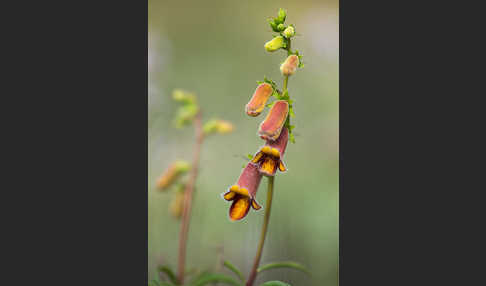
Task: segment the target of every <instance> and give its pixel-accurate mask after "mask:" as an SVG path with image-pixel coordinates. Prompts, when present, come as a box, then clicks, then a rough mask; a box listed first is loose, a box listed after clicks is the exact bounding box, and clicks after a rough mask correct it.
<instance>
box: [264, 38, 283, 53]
mask: <svg viewBox="0 0 486 286" xmlns="http://www.w3.org/2000/svg"><path fill="white" fill-rule="evenodd" d="M283 47H285V39H284V37H282V36H277V37H275V38H273V39H272V40H271V41H268V42H266V43H265V50H266V51H267V52H275V51H276V50H278V49H280V48H283Z"/></svg>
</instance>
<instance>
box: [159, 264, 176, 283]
mask: <svg viewBox="0 0 486 286" xmlns="http://www.w3.org/2000/svg"><path fill="white" fill-rule="evenodd" d="M158 270H159V272H164V273H165V274H166V275H167V277H169V279H170V281H171V282H172V283H174V284H175V285H179V281H178V280H177V277H176V276H175V274H174V272H173V271H172V269H170V268H169V266H166V265H162V266H159V267H158Z"/></svg>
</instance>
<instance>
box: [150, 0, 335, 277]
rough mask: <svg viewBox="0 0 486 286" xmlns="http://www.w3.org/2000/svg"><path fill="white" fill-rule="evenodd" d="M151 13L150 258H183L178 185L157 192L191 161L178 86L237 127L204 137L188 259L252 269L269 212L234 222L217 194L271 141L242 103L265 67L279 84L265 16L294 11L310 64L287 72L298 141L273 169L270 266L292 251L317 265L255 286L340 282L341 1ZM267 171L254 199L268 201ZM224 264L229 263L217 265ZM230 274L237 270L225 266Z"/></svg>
mask: <svg viewBox="0 0 486 286" xmlns="http://www.w3.org/2000/svg"><path fill="white" fill-rule="evenodd" d="M148 6H149V7H148V8H149V10H148V32H149V34H148V38H149V42H148V48H149V51H148V61H149V62H148V66H149V79H148V80H149V82H148V87H149V90H148V93H149V94H148V96H149V100H148V101H149V106H148V109H149V110H148V111H149V113H148V128H149V134H148V144H149V145H148V152H149V153H148V155H149V158H148V172H149V173H148V182H149V190H148V211H149V213H148V252H149V253H148V259H149V261H148V265H149V269H148V272H149V279H152V278H153V277H154V275H155V274H156V271H155V269H156V266H157V265H158V264H169V265H171V266H172V267H174V269H175V266H176V264H177V242H178V235H179V221H178V220H175V219H174V218H172V217H171V216H170V215H169V214H168V206H169V204H170V201H171V200H172V198H173V197H174V193H173V192H168V193H161V192H158V191H157V189H156V187H155V182H156V179H157V178H158V177H159V175H160V174H161V173H162V172H163V171H164V170H165V168H166V167H168V165H169V164H170V163H171V162H172V161H173V160H175V159H186V160H188V161H190V160H191V158H192V147H193V142H194V135H193V129H192V127H186V128H184V129H175V128H173V124H172V119H173V117H174V115H175V111H176V109H177V106H178V105H177V104H176V103H175V102H173V100H172V99H171V93H172V91H173V90H174V89H175V88H183V89H186V90H189V91H193V92H195V93H197V95H198V97H199V101H200V104H201V106H202V110H203V118H204V120H205V121H206V120H208V119H210V118H213V117H218V118H221V119H226V120H229V121H231V122H233V123H234V124H235V127H236V130H235V131H234V132H233V133H231V134H229V135H215V136H212V137H210V138H208V139H207V140H206V141H205V143H204V146H203V149H202V154H201V165H200V167H201V169H200V175H199V177H198V181H197V184H196V196H195V200H194V208H193V215H192V220H191V227H190V231H189V242H188V249H187V251H188V256H187V266H186V268H188V269H190V268H193V267H197V268H200V269H213V268H214V267H215V266H216V264H217V260H218V254H222V255H223V257H224V258H225V259H228V260H230V261H231V262H232V263H233V264H235V265H236V266H238V267H239V268H240V270H242V272H243V273H244V275H245V276H247V275H248V273H249V271H250V267H251V264H252V261H253V257H254V255H255V252H256V247H257V242H258V238H259V233H260V227H261V224H262V221H263V213H264V211H263V210H262V211H258V212H256V211H253V210H250V213H249V214H248V216H247V217H246V218H245V219H244V220H243V221H239V222H231V221H230V220H229V219H228V209H229V206H230V203H229V202H226V201H224V200H223V199H222V198H221V197H220V194H221V193H222V192H224V191H225V190H226V189H227V188H228V186H230V185H232V184H234V183H235V182H236V180H237V179H238V176H239V174H240V172H241V170H242V166H243V165H244V164H245V163H246V161H245V160H244V159H243V158H242V156H245V155H246V154H248V153H251V154H254V153H255V152H256V151H257V149H258V148H259V147H260V146H261V145H262V144H263V141H262V140H261V139H260V138H258V137H257V136H256V132H257V128H258V124H259V123H260V122H261V121H262V119H263V117H264V116H265V114H266V113H267V111H268V110H265V111H264V113H263V114H262V115H260V117H256V118H252V117H248V116H247V115H246V114H245V112H244V107H245V104H246V103H247V102H248V100H249V99H250V97H251V95H252V93H253V92H254V90H255V88H256V86H257V84H256V81H257V80H263V76H264V75H266V76H267V77H269V78H271V79H273V80H274V81H276V82H277V84H278V85H279V87H280V88H281V87H282V76H281V75H280V72H279V66H280V63H281V62H282V61H283V60H284V59H285V55H286V54H285V52H284V51H277V52H275V53H267V52H265V50H264V48H263V45H264V43H265V42H266V41H268V40H270V39H271V38H272V32H271V30H270V27H269V25H268V24H267V21H266V19H267V18H268V17H270V16H272V17H273V16H276V14H277V11H278V9H279V8H284V9H286V10H287V21H286V23H287V24H295V26H296V31H297V33H298V34H299V35H298V36H297V37H295V38H293V41H292V48H293V49H298V50H299V51H300V52H301V53H302V54H303V55H304V58H303V59H304V63H305V67H304V68H303V69H299V70H298V71H297V72H296V74H295V75H294V76H292V77H291V78H290V80H289V93H290V96H291V98H292V99H293V100H294V111H295V115H296V117H294V118H292V124H294V125H295V126H296V127H295V130H294V132H295V134H296V138H295V139H296V144H290V143H289V145H288V147H287V151H286V154H285V157H284V162H285V163H286V165H287V167H288V170H289V171H288V172H287V173H283V174H277V177H276V179H275V195H274V202H273V207H272V216H271V220H270V226H269V232H268V236H267V240H266V243H265V249H264V252H263V256H262V261H261V265H262V264H266V263H268V262H273V261H284V260H293V261H297V262H300V263H302V264H304V265H306V266H307V267H309V268H310V270H311V272H312V273H313V275H312V276H311V277H308V276H306V275H305V274H303V273H301V272H298V271H296V270H271V271H268V272H264V273H262V274H261V275H259V276H258V278H257V283H256V284H255V285H258V283H261V282H263V281H267V280H274V279H277V280H282V281H285V282H288V283H290V284H292V285H294V286H295V285H299V286H300V285H315V286H318V285H319V286H321V285H337V284H338V255H339V251H338V248H339V245H338V238H339V237H338V229H339V228H338V219H339V218H338V199H339V197H338V166H339V164H338V130H339V126H338V115H339V114H338V107H339V105H338V104H339V95H338V80H339V78H338V56H339V24H338V23H339V19H338V14H339V13H338V8H339V7H338V1H337V0H332V1H222V0H218V1H180V0H179V1H154V0H149V5H148ZM266 185H267V181H266V179H263V180H262V184H261V185H260V189H259V192H258V195H257V200H258V202H260V204H261V205H262V206H263V207H265V198H266ZM221 271H222V272H228V271H227V270H224V269H223V270H221ZM228 273H229V272H228Z"/></svg>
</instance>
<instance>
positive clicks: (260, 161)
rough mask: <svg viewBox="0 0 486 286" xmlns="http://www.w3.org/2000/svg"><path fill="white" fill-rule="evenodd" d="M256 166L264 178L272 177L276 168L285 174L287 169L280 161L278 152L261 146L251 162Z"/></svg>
mask: <svg viewBox="0 0 486 286" xmlns="http://www.w3.org/2000/svg"><path fill="white" fill-rule="evenodd" d="M251 162H252V163H255V164H257V165H258V170H259V171H260V172H261V173H263V174H264V175H266V176H274V175H275V172H276V171H277V168H278V169H279V170H280V172H285V171H286V170H287V168H286V167H285V165H284V163H283V162H282V160H281V159H280V151H278V150H277V149H276V148H272V147H270V146H263V147H262V148H261V149H260V151H259V152H258V153H257V154H256V155H255V157H254V158H253V159H252V160H251Z"/></svg>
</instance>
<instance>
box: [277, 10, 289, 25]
mask: <svg viewBox="0 0 486 286" xmlns="http://www.w3.org/2000/svg"><path fill="white" fill-rule="evenodd" d="M285 17H287V13H286V12H285V10H284V9H282V8H280V10H279V11H278V16H277V20H278V23H283V22H285Z"/></svg>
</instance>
